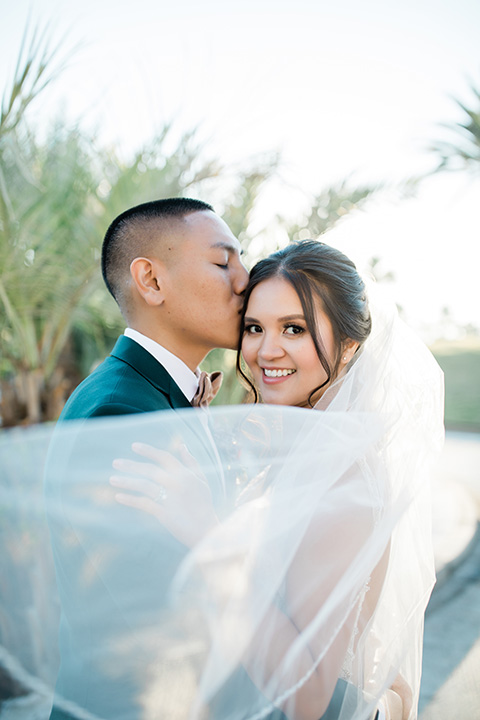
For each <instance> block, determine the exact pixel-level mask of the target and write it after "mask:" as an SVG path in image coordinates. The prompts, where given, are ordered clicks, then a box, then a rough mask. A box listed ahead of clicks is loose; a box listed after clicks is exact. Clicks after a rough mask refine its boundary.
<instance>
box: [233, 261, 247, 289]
mask: <svg viewBox="0 0 480 720" xmlns="http://www.w3.org/2000/svg"><path fill="white" fill-rule="evenodd" d="M247 284H248V270H247V268H246V267H245V265H244V264H243V263H242V261H241V260H238V266H237V267H236V268H235V273H234V274H233V278H232V286H233V291H234V293H235V294H236V295H243V293H244V292H245V288H246V287H247Z"/></svg>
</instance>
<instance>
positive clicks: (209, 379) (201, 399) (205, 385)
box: [192, 370, 223, 408]
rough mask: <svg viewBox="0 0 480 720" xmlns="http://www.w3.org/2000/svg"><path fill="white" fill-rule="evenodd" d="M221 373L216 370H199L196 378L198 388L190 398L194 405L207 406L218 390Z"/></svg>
mask: <svg viewBox="0 0 480 720" xmlns="http://www.w3.org/2000/svg"><path fill="white" fill-rule="evenodd" d="M222 380H223V373H222V372H220V371H219V370H216V371H215V372H213V373H207V372H201V373H200V377H199V379H198V389H197V392H196V393H195V396H194V398H193V400H192V405H193V406H194V407H202V408H207V407H208V406H209V405H210V403H211V402H212V400H213V398H214V397H215V395H216V394H217V393H218V391H219V390H220V387H221V385H222Z"/></svg>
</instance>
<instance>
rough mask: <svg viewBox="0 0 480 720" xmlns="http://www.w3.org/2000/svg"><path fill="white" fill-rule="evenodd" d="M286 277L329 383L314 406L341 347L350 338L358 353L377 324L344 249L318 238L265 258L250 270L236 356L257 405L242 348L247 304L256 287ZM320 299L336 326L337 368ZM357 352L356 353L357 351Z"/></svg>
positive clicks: (331, 375)
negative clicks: (322, 327) (322, 325)
mask: <svg viewBox="0 0 480 720" xmlns="http://www.w3.org/2000/svg"><path fill="white" fill-rule="evenodd" d="M272 278H281V279H283V280H286V281H287V282H288V283H290V285H291V286H292V287H293V288H294V290H295V291H296V293H297V295H298V297H299V299H300V302H301V304H302V308H303V313H304V315H305V322H306V325H307V328H308V331H309V332H310V335H311V336H312V339H313V342H314V345H315V349H316V351H317V355H318V359H319V360H320V362H321V364H322V366H323V368H324V370H325V372H326V373H327V379H326V380H325V382H324V383H322V385H319V386H318V387H316V388H313V390H312V392H311V393H310V395H309V398H308V402H309V404H310V405H311V406H312V402H311V400H312V397H313V396H314V395H315V393H316V392H317V391H318V390H320V389H321V388H322V387H324V386H325V385H327V384H328V383H330V382H331V381H332V380H334V379H335V377H336V375H337V373H338V366H339V363H340V359H341V355H342V343H343V341H344V340H347V339H351V340H355V341H356V342H357V343H358V349H360V347H361V346H362V345H363V343H364V342H365V340H366V339H367V337H368V336H369V334H370V331H371V328H372V321H371V317H370V310H369V307H368V300H367V296H366V291H365V283H364V282H363V280H362V278H361V277H360V275H359V274H358V271H357V268H356V267H355V265H354V264H353V262H352V261H351V260H349V258H347V257H346V255H344V254H343V253H341V252H340V251H339V250H336V249H335V248H333V247H330V246H329V245H326V244H325V243H323V242H319V241H317V240H302V241H300V242H294V243H291V244H290V245H287V247H286V248H284V249H283V250H278V252H276V253H273V254H272V255H269V257H267V258H265V259H264V260H260V261H259V262H258V263H257V264H256V265H255V266H254V267H253V268H252V270H251V272H250V280H249V282H248V285H247V288H246V290H245V304H244V306H243V312H242V319H241V327H240V340H239V348H238V353H237V371H238V373H239V375H240V376H241V377H242V378H243V379H244V380H246V382H247V383H248V385H249V387H250V388H251V389H252V391H253V393H254V397H255V402H257V401H258V399H259V398H258V392H257V390H256V388H255V386H254V385H253V383H252V382H251V380H250V379H249V378H248V377H247V376H246V375H245V373H244V372H243V370H242V367H241V358H240V352H241V345H242V339H243V334H244V331H245V312H246V309H247V306H248V300H249V298H250V295H251V294H252V292H253V290H254V288H256V287H257V285H259V284H260V283H262V282H265V281H266V280H271V279H272ZM316 298H319V299H320V300H321V302H322V305H323V308H324V310H325V312H326V314H327V316H328V318H329V320H330V322H331V325H332V330H333V337H334V340H335V345H336V356H335V358H334V363H333V366H331V365H330V363H329V361H328V359H327V357H326V354H325V348H324V343H323V340H322V337H321V336H320V333H319V331H318V323H317V319H316V313H315V299H316ZM358 349H357V352H358Z"/></svg>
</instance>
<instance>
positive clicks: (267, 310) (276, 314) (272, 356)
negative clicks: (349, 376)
mask: <svg viewBox="0 0 480 720" xmlns="http://www.w3.org/2000/svg"><path fill="white" fill-rule="evenodd" d="M315 310H316V315H317V324H318V330H319V335H320V337H321V339H322V343H323V347H324V351H325V355H326V358H327V360H328V362H329V364H330V366H331V367H333V363H334V358H335V354H336V353H335V342H334V337H333V331H332V326H331V323H330V320H329V318H328V316H327V315H326V313H325V311H324V310H323V308H322V305H321V302H320V300H317V301H316V303H315ZM242 354H243V357H244V359H245V362H246V363H247V365H248V367H249V368H250V371H251V373H252V375H253V378H254V381H255V384H256V386H257V387H258V389H259V391H260V393H261V395H262V399H263V401H264V402H266V403H271V404H274V405H296V406H300V407H305V406H308V407H310V406H309V405H308V398H309V396H310V393H311V392H312V390H313V389H314V388H316V387H318V386H319V385H321V384H322V383H324V382H325V380H326V379H327V374H326V372H325V370H324V368H323V366H322V364H321V362H320V360H319V358H318V355H317V352H316V350H315V345H314V343H313V338H312V336H311V335H310V332H309V331H308V328H307V324H306V321H305V316H304V313H303V309H302V304H301V302H300V299H299V297H298V295H297V293H296V291H295V289H294V288H293V287H292V285H290V283H288V282H286V280H283V279H281V278H271V279H270V280H265V281H264V282H261V283H259V285H257V287H256V288H254V290H253V291H252V293H251V295H250V298H249V300H248V306H247V309H246V313H245V332H244V335H243V339H242ZM325 389H326V387H325V388H322V389H321V390H320V391H319V392H318V393H315V395H314V397H313V398H312V402H315V401H316V400H318V399H319V398H320V397H321V395H322V394H323V393H324V392H325Z"/></svg>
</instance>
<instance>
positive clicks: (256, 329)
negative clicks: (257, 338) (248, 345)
mask: <svg viewBox="0 0 480 720" xmlns="http://www.w3.org/2000/svg"><path fill="white" fill-rule="evenodd" d="M245 332H246V333H248V334H249V335H258V334H259V333H261V332H262V328H261V327H260V325H254V324H253V323H252V324H250V325H245Z"/></svg>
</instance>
